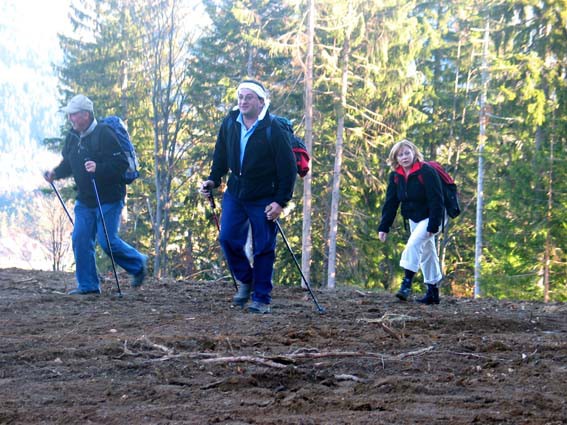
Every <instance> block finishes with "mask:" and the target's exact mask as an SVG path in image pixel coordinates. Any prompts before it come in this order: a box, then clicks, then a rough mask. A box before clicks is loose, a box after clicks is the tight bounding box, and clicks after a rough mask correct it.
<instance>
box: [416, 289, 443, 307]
mask: <svg viewBox="0 0 567 425" xmlns="http://www.w3.org/2000/svg"><path fill="white" fill-rule="evenodd" d="M417 302H418V303H422V304H425V305H432V304H439V288H438V287H437V285H427V292H426V293H425V296H424V297H423V298H420V299H418V300H417Z"/></svg>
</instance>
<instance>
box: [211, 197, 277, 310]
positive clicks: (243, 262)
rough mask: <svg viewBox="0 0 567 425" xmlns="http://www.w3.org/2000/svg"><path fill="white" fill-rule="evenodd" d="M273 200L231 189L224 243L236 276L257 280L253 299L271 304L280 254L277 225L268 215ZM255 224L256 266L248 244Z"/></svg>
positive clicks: (224, 206) (225, 203)
mask: <svg viewBox="0 0 567 425" xmlns="http://www.w3.org/2000/svg"><path fill="white" fill-rule="evenodd" d="M271 202H272V201H271V200H267V199H262V200H259V201H240V200H238V199H237V198H235V197H234V196H232V195H231V194H230V193H229V192H228V191H227V192H225V193H224V197H223V200H222V215H221V231H220V235H219V240H220V244H221V246H222V249H223V251H224V254H225V256H226V260H227V262H228V265H229V267H230V269H231V270H232V272H233V273H234V276H235V277H236V279H238V280H239V281H240V282H243V283H246V284H253V287H254V293H253V294H252V300H253V301H259V302H262V303H264V304H270V302H271V300H272V298H271V295H270V294H271V292H272V275H273V271H274V260H275V258H276V252H275V249H276V236H277V227H276V224H275V223H274V222H273V221H269V220H268V219H267V218H266V213H265V212H264V209H265V208H266V206H267V205H268V204H270V203H271ZM248 226H251V227H252V240H253V244H254V248H253V254H254V267H252V266H251V265H250V262H249V261H248V258H247V257H246V253H245V251H244V246H245V245H246V238H247V236H248Z"/></svg>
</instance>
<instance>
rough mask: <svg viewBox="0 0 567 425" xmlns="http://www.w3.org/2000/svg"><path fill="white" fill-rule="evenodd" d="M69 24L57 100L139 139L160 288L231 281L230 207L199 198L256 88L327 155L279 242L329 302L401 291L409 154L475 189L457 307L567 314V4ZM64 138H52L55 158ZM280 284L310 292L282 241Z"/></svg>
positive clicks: (325, 2) (126, 229) (134, 201)
mask: <svg viewBox="0 0 567 425" xmlns="http://www.w3.org/2000/svg"><path fill="white" fill-rule="evenodd" d="M69 16H70V19H71V20H72V27H73V31H72V32H70V33H65V34H61V35H60V44H61V47H62V49H63V53H64V60H63V62H62V64H61V65H60V66H58V67H57V73H58V78H59V87H60V99H59V100H60V103H61V105H64V104H66V102H67V101H68V100H69V98H70V97H71V96H73V95H74V94H77V93H83V94H86V95H87V96H89V97H90V98H91V99H92V100H93V101H94V104H95V113H96V115H97V117H103V116H106V115H119V116H121V117H122V118H123V119H124V120H125V121H126V122H127V124H128V128H129V131H130V134H131V136H132V139H133V141H134V143H135V146H136V149H137V152H138V156H139V159H140V168H141V172H142V177H141V178H140V179H138V180H137V181H136V182H135V183H134V184H132V185H130V186H129V187H128V198H127V217H125V222H124V224H123V228H122V234H123V235H124V238H125V239H126V240H132V241H136V244H137V246H138V247H140V249H141V250H142V251H144V252H146V253H148V254H149V255H150V258H151V263H150V270H151V272H152V274H153V277H154V278H156V279H165V278H188V277H191V278H192V279H202V280H215V279H220V278H222V277H225V278H226V277H227V276H229V275H228V272H227V270H226V266H225V263H224V259H223V256H222V254H221V251H220V248H219V245H218V241H217V228H216V227H215V225H214V220H213V219H214V216H213V215H214V214H220V213H221V211H220V198H221V195H222V193H221V191H217V192H215V196H216V198H217V200H218V202H217V209H216V211H213V210H212V209H211V207H210V205H209V204H208V202H206V200H205V199H204V198H203V197H202V196H201V195H199V193H198V188H199V185H200V183H201V182H202V181H203V180H205V179H206V178H207V176H208V173H209V169H210V165H211V160H212V153H213V149H214V144H215V140H216V134H217V131H218V128H219V125H220V123H221V121H222V118H223V117H224V116H225V115H226V114H227V112H228V111H229V110H231V109H232V108H233V107H234V106H235V104H236V88H237V85H238V83H239V82H240V81H241V80H243V79H247V78H252V79H256V80H259V81H261V82H262V83H264V84H265V86H266V87H267V88H268V89H269V90H270V94H271V111H272V113H275V114H278V115H282V116H286V117H288V118H289V119H290V120H292V122H293V123H294V127H295V132H296V133H297V134H298V135H300V136H301V137H302V138H304V139H305V142H306V145H307V147H308V149H309V150H310V152H311V157H312V162H311V171H310V173H309V174H308V175H307V176H306V177H305V178H304V179H298V181H297V183H296V187H295V195H294V200H293V202H292V205H291V206H290V207H289V211H288V212H287V215H286V216H285V217H284V218H283V219H282V220H281V224H282V227H283V230H284V231H285V234H286V236H287V239H288V240H289V242H290V245H291V246H292V247H293V249H294V252H295V255H296V257H297V259H298V261H299V262H300V264H301V267H302V269H303V271H304V273H305V275H306V277H307V279H308V280H309V281H310V282H311V284H312V285H313V286H314V287H321V288H335V287H338V286H343V287H344V286H354V287H360V288H363V289H364V290H377V291H393V290H394V289H395V288H397V286H398V284H399V281H400V279H401V277H402V275H401V269H400V267H399V265H398V262H399V257H400V254H401V251H402V249H403V246H404V244H405V241H406V239H407V233H406V231H405V230H404V223H403V221H402V219H401V217H400V216H399V214H398V217H397V218H396V222H395V225H394V228H393V229H392V232H391V235H390V237H389V239H388V242H387V243H381V242H380V241H379V240H378V229H377V227H378V223H379V221H380V218H381V208H382V204H383V201H384V197H385V191H386V185H387V182H388V174H389V172H390V169H389V166H388V164H387V157H388V154H389V152H390V148H391V147H392V145H393V144H394V143H395V142H396V141H398V140H401V139H402V138H407V139H410V140H411V141H413V142H414V143H415V144H416V145H417V146H418V147H419V148H420V150H421V151H422V152H423V153H424V156H425V157H426V159H427V160H436V161H437V162H439V163H441V164H443V165H444V167H445V168H446V169H447V170H448V171H449V172H450V173H451V175H452V176H453V177H454V179H455V180H456V183H457V185H458V188H459V194H460V203H461V210H462V213H461V215H460V216H459V217H457V218H456V219H454V220H450V221H449V223H448V225H447V226H445V228H444V230H443V233H442V234H441V235H440V236H439V238H438V241H437V242H438V250H439V255H440V259H441V261H442V267H443V272H444V275H445V280H444V285H443V288H442V291H443V292H444V293H446V294H450V295H454V296H457V297H473V296H475V295H480V296H482V297H493V298H507V299H523V300H539V301H546V302H547V301H566V300H567V257H566V254H565V248H566V247H565V241H566V240H567V226H566V223H567V208H566V206H567V151H566V149H565V147H566V146H565V145H566V135H567V108H566V105H567V43H566V41H567V1H566V0H538V1H535V0H522V1H518V0H482V1H479V2H472V1H460V0H459V1H457V0H443V1H440V0H435V1H419V0H404V1H400V0H317V1H315V0H302V1H300V0H203V8H202V9H196V8H194V3H193V2H189V1H182V0H122V1H114V0H75V1H73V2H72V6H71V10H70V15H69ZM64 131H65V129H64V128H62V129H61V134H60V135H59V137H54V138H49V139H47V140H45V144H46V145H48V146H49V147H50V149H52V150H53V151H54V152H58V151H60V149H61V147H62V142H63V140H64ZM61 191H62V194H63V196H64V197H65V198H66V199H70V200H71V199H72V198H73V195H74V193H73V189H72V187H71V185H70V184H69V185H67V186H63V187H61ZM49 196H51V197H52V196H53V194H49ZM64 221H65V220H63V221H62V222H57V223H59V224H57V223H56V222H55V221H54V222H53V223H52V224H53V225H54V226H55V225H63V224H62V223H63V222H64ZM52 234H53V235H56V234H57V232H52ZM63 234H64V232H63ZM54 237H56V236H54ZM55 260H56V259H55V258H54V269H56V267H55V265H56V261H55ZM101 261H104V260H103V259H102V257H101ZM420 276H421V274H418V275H417V279H418V280H419V279H421V277H420ZM274 278H275V283H276V284H278V285H290V286H298V285H300V283H301V281H300V280H299V279H298V273H297V270H296V265H295V264H294V261H293V258H292V256H291V255H289V253H288V252H287V251H286V247H285V245H284V244H283V241H281V240H280V241H279V245H278V256H277V262H276V267H275V276H274Z"/></svg>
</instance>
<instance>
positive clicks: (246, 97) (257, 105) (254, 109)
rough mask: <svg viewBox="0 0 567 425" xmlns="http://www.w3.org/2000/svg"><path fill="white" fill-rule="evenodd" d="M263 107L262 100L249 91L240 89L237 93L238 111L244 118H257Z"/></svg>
mask: <svg viewBox="0 0 567 425" xmlns="http://www.w3.org/2000/svg"><path fill="white" fill-rule="evenodd" d="M263 107H264V99H261V98H259V97H258V95H257V94H256V93H254V92H253V91H252V90H250V89H240V91H239V92H238V109H239V110H240V112H241V113H242V115H244V117H246V118H249V119H256V118H258V116H259V115H260V112H262V108H263Z"/></svg>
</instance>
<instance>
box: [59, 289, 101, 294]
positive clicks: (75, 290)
mask: <svg viewBox="0 0 567 425" xmlns="http://www.w3.org/2000/svg"><path fill="white" fill-rule="evenodd" d="M89 294H91V295H100V289H94V290H90V291H84V290H82V289H73V290H72V291H69V292H67V295H89Z"/></svg>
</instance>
